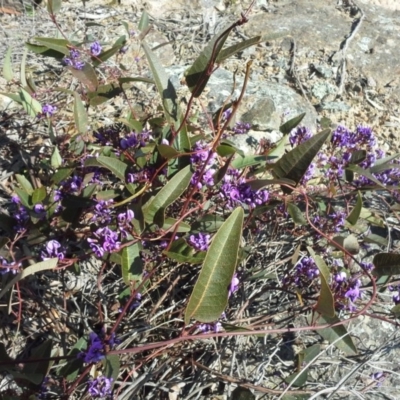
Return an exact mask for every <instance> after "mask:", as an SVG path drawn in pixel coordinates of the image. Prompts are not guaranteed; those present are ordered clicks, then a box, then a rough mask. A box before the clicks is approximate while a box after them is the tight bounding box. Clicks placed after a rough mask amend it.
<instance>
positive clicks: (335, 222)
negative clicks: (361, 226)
mask: <svg viewBox="0 0 400 400" xmlns="http://www.w3.org/2000/svg"><path fill="white" fill-rule="evenodd" d="M346 216H347V214H346V212H345V211H334V212H332V213H331V214H329V215H328V216H327V217H323V216H319V215H317V216H315V217H313V218H312V223H313V224H314V225H315V226H316V227H317V228H319V229H320V230H321V231H323V232H325V233H332V232H340V231H341V230H342V228H343V227H344V224H345V222H346Z"/></svg>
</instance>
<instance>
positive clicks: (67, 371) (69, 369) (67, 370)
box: [57, 337, 87, 382]
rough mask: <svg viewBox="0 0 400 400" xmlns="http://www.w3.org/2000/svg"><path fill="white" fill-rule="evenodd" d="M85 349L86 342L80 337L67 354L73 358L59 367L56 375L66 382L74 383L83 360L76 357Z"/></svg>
mask: <svg viewBox="0 0 400 400" xmlns="http://www.w3.org/2000/svg"><path fill="white" fill-rule="evenodd" d="M85 348H87V340H86V339H85V338H84V337H81V338H80V339H79V340H78V341H77V342H76V343H75V345H74V347H73V348H72V349H71V351H70V352H69V353H68V355H69V356H74V358H73V359H72V360H70V361H68V362H67V364H65V365H64V366H63V367H61V368H60V369H59V371H58V374H57V375H58V376H60V377H63V378H65V379H66V380H67V382H72V381H74V380H75V379H76V378H77V376H78V374H79V371H80V370H81V368H82V366H83V360H82V359H81V358H78V357H77V356H78V354H79V353H80V352H81V351H82V350H83V349H85Z"/></svg>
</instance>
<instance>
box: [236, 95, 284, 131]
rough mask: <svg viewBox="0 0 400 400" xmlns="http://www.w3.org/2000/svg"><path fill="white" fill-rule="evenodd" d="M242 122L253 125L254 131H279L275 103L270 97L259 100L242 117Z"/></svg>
mask: <svg viewBox="0 0 400 400" xmlns="http://www.w3.org/2000/svg"><path fill="white" fill-rule="evenodd" d="M240 121H242V122H248V123H250V124H252V127H253V129H255V130H257V131H268V130H272V129H277V128H279V124H280V118H279V115H278V114H277V113H276V109H275V103H274V102H273V101H272V100H271V99H270V98H269V97H265V98H264V99H257V100H256V101H255V102H254V104H253V107H251V109H250V110H249V111H247V112H245V113H244V114H242V115H241V117H240Z"/></svg>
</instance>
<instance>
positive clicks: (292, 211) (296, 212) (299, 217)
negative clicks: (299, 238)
mask: <svg viewBox="0 0 400 400" xmlns="http://www.w3.org/2000/svg"><path fill="white" fill-rule="evenodd" d="M287 210H288V213H289V215H290V216H291V217H292V219H293V222H294V223H295V224H296V225H307V220H306V218H305V217H304V215H303V213H302V212H301V210H300V208H299V207H297V206H296V205H295V204H293V203H288V205H287Z"/></svg>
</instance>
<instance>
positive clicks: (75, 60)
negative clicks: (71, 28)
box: [63, 49, 85, 69]
mask: <svg viewBox="0 0 400 400" xmlns="http://www.w3.org/2000/svg"><path fill="white" fill-rule="evenodd" d="M80 57H81V53H80V52H79V50H77V49H71V50H70V51H69V57H64V58H63V62H64V64H65V65H68V66H70V67H72V68H75V69H83V67H84V66H85V63H84V62H83V61H81V59H80Z"/></svg>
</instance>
